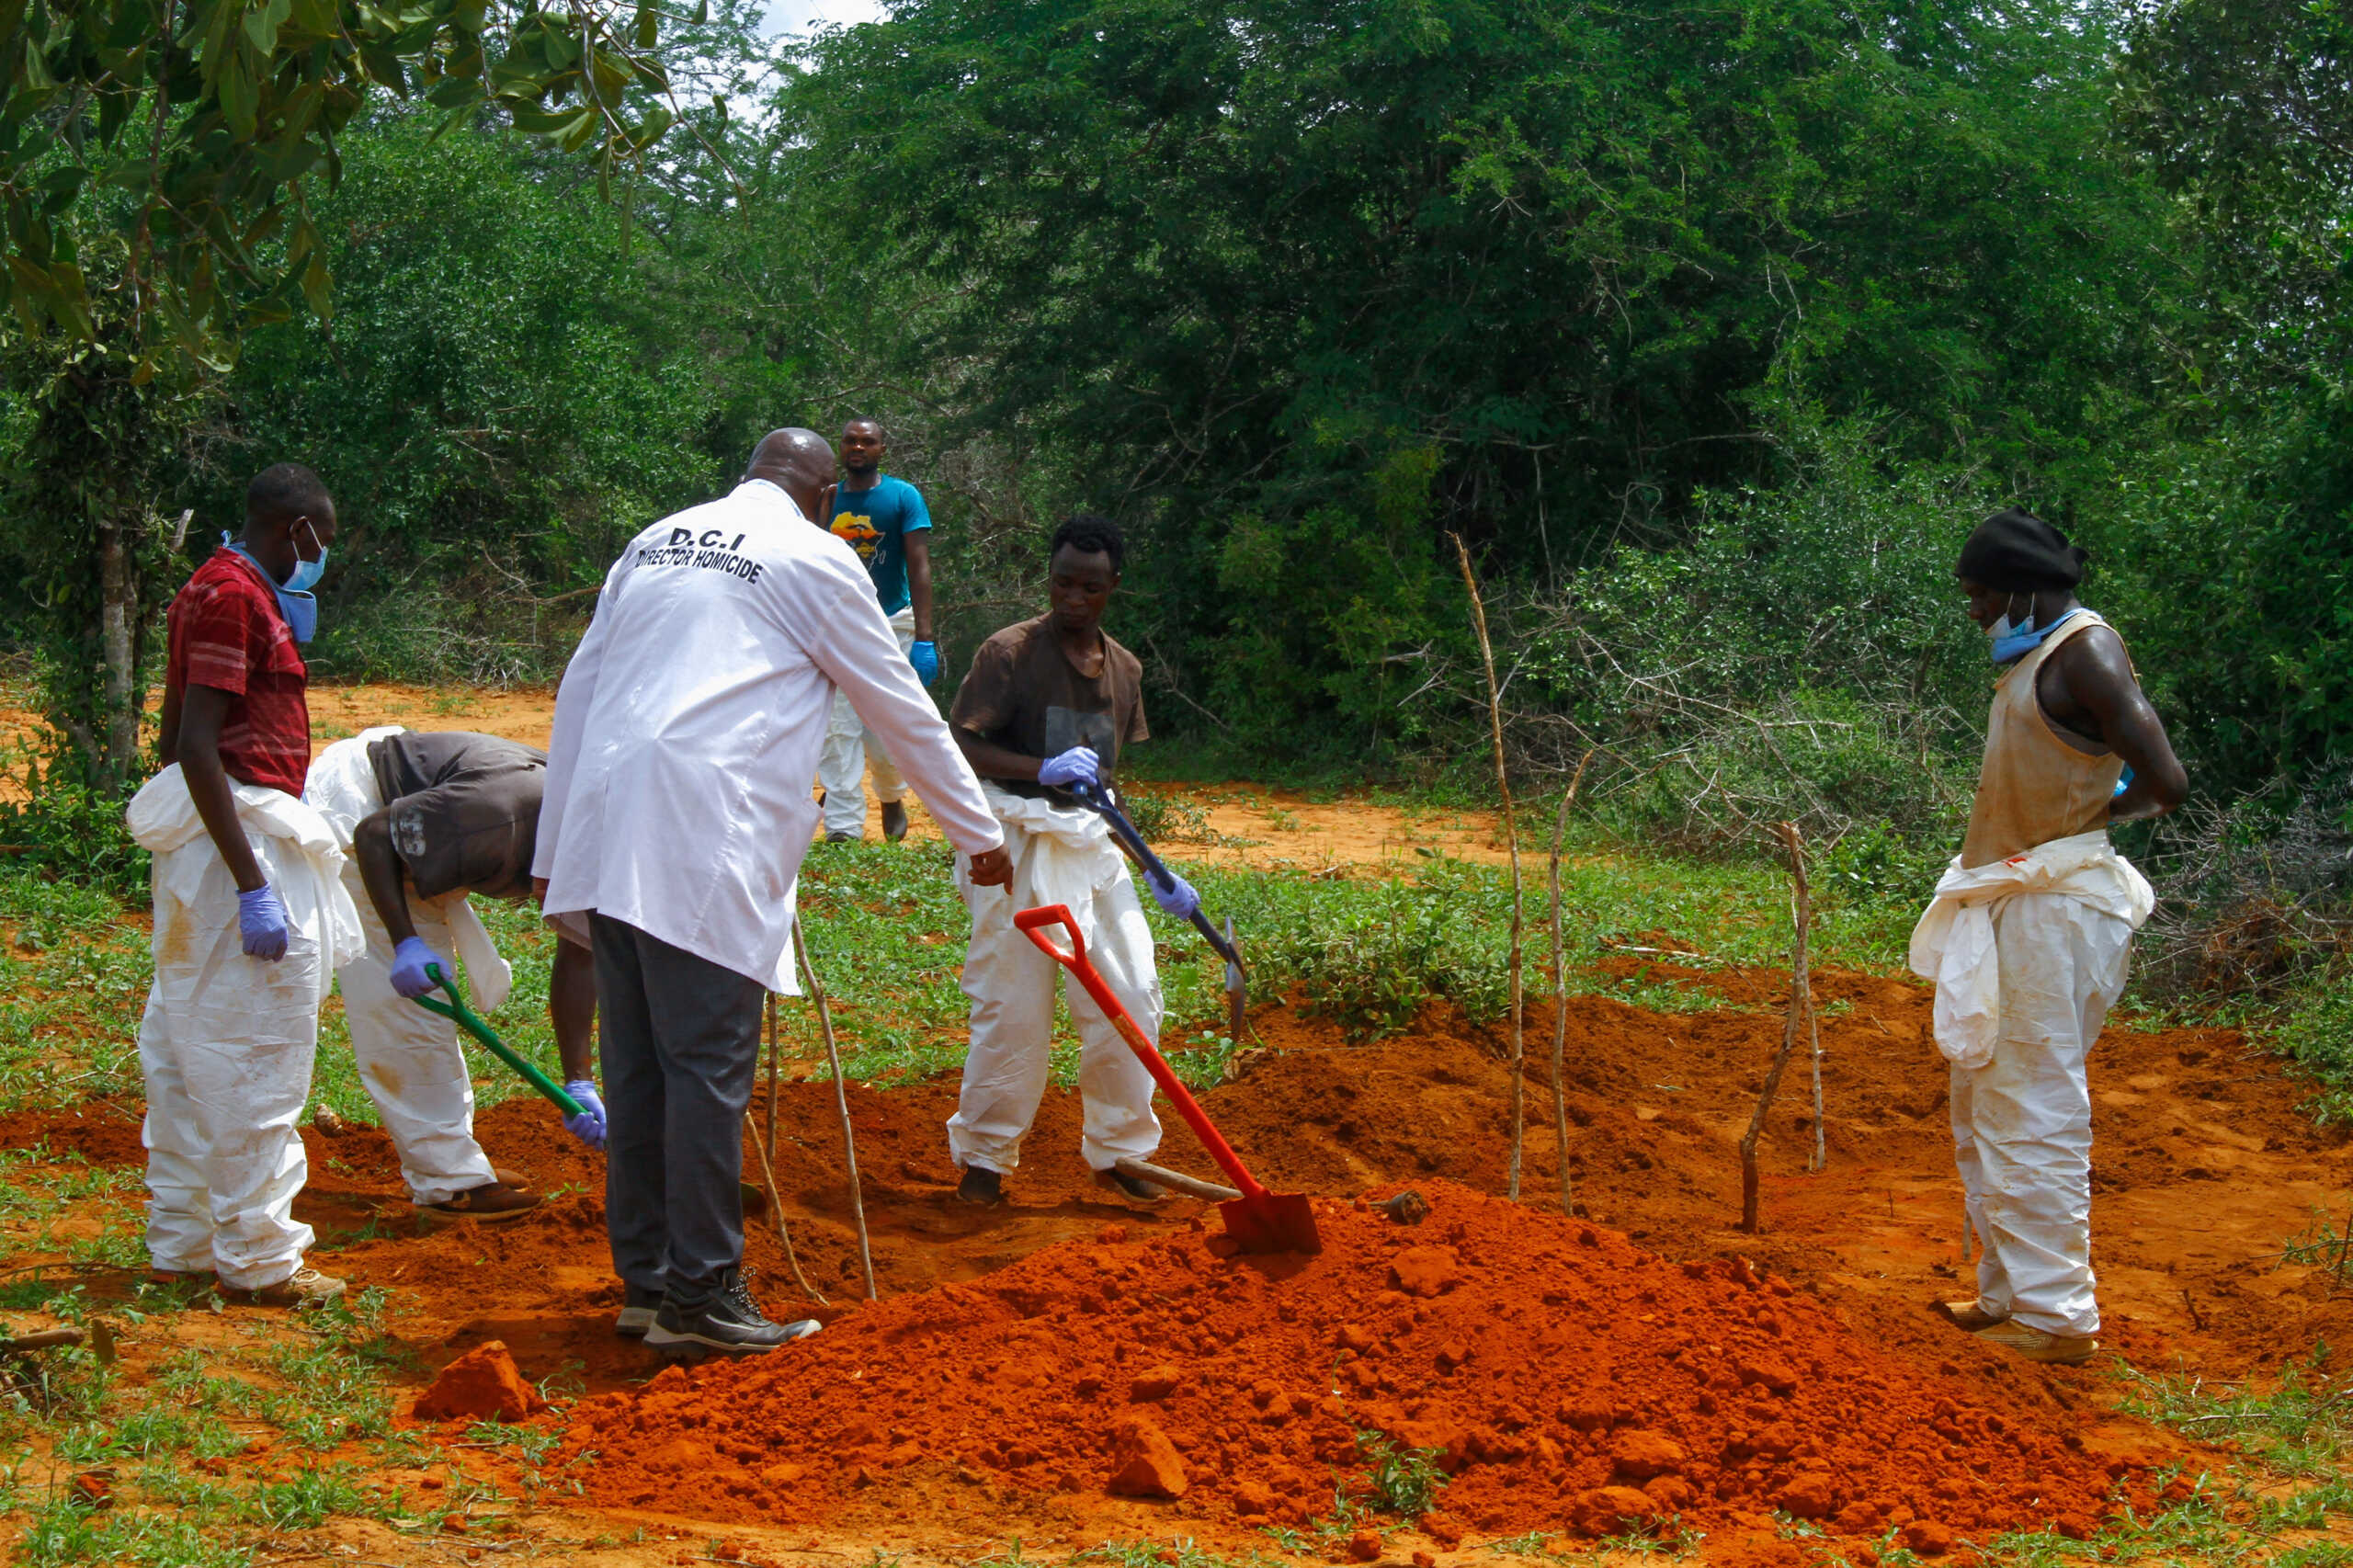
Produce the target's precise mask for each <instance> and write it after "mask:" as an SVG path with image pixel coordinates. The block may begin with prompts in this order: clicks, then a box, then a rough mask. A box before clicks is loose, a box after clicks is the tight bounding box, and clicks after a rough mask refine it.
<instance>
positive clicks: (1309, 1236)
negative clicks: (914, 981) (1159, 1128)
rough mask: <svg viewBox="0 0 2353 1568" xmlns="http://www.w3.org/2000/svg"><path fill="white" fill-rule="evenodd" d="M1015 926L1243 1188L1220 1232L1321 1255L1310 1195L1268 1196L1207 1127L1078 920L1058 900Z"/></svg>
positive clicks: (1226, 1207)
mask: <svg viewBox="0 0 2353 1568" xmlns="http://www.w3.org/2000/svg"><path fill="white" fill-rule="evenodd" d="M1013 924H1014V926H1015V928H1016V929H1017V930H1019V931H1020V932H1021V933H1022V934H1023V935H1025V936H1027V937H1029V939H1030V940H1031V941H1033V942H1035V943H1037V944H1038V948H1039V950H1040V951H1041V952H1043V953H1044V954H1045V955H1046V956H1047V957H1048V958H1050V959H1051V960H1054V961H1055V962H1056V963H1058V964H1061V965H1063V967H1064V968H1065V969H1067V970H1069V971H1071V973H1073V974H1074V975H1076V976H1077V977H1078V983H1080V984H1081V985H1083V986H1085V987H1086V994H1088V995H1089V996H1092V997H1094V998H1095V1005H1096V1006H1098V1007H1100V1008H1102V1009H1103V1016H1104V1017H1107V1018H1108V1019H1110V1020H1111V1027H1112V1028H1116V1029H1118V1030H1119V1031H1120V1039H1121V1040H1126V1041H1127V1042H1128V1049H1129V1050H1130V1051H1134V1052H1135V1053H1136V1060H1137V1061H1139V1062H1142V1063H1143V1069H1144V1071H1145V1072H1147V1073H1149V1074H1152V1080H1153V1082H1154V1083H1155V1084H1158V1085H1160V1092H1161V1093H1162V1094H1164V1095H1166V1096H1168V1098H1169V1101H1170V1103H1172V1104H1174V1105H1175V1106H1176V1114H1177V1115H1179V1116H1181V1117H1183V1118H1184V1119H1185V1125H1186V1126H1188V1127H1189V1128H1191V1129H1192V1130H1193V1136H1194V1137H1196V1138H1198V1139H1199V1140H1200V1141H1201V1147H1202V1148H1204V1149H1207V1150H1208V1151H1209V1152H1210V1158H1211V1159H1213V1160H1215V1161H1216V1162H1217V1164H1218V1168H1219V1169H1220V1170H1222V1171H1223V1172H1224V1173H1225V1174H1226V1176H1227V1178H1228V1179H1230V1180H1231V1181H1232V1182H1233V1185H1234V1186H1235V1187H1240V1188H1241V1189H1242V1196H1241V1197H1239V1198H1237V1199H1233V1201H1232V1202H1229V1203H1221V1204H1219V1205H1218V1212H1220V1213H1222V1214H1223V1215H1224V1216H1225V1233H1226V1234H1227V1235H1229V1236H1232V1237H1233V1240H1234V1242H1235V1244H1237V1245H1239V1246H1240V1247H1241V1248H1242V1250H1243V1251H1244V1252H1322V1251H1323V1250H1324V1238H1323V1237H1322V1236H1320V1235H1318V1234H1316V1232H1315V1210H1313V1208H1312V1207H1310V1206H1309V1204H1308V1201H1307V1195H1306V1194H1305V1193H1303V1192H1285V1193H1274V1192H1268V1191H1267V1189H1266V1188H1265V1187H1260V1186H1259V1185H1258V1182H1257V1178H1256V1177H1255V1176H1252V1175H1251V1174H1250V1173H1249V1171H1248V1170H1246V1169H1245V1168H1244V1166H1243V1164H1242V1157H1241V1156H1240V1155H1239V1154H1236V1153H1234V1152H1233V1147H1232V1146H1231V1145H1230V1144H1228V1143H1227V1142H1226V1141H1225V1139H1224V1137H1223V1136H1222V1134H1220V1133H1219V1131H1218V1130H1217V1129H1216V1127H1214V1126H1213V1125H1211V1121H1210V1119H1209V1117H1208V1116H1207V1115H1206V1114H1205V1113H1204V1112H1203V1111H1202V1109H1201V1108H1200V1107H1199V1105H1198V1104H1196V1103H1195V1102H1194V1099H1193V1096H1192V1091H1190V1090H1189V1089H1188V1088H1186V1087H1185V1085H1183V1084H1182V1083H1181V1082H1179V1081H1178V1079H1177V1077H1176V1074H1174V1073H1172V1072H1170V1071H1169V1070H1168V1063H1167V1062H1164V1061H1163V1060H1161V1056H1160V1051H1159V1050H1158V1048H1156V1047H1155V1046H1154V1044H1153V1043H1152V1041H1150V1040H1146V1039H1145V1038H1144V1035H1143V1030H1142V1029H1140V1028H1137V1027H1136V1021H1135V1020H1134V1019H1133V1018H1131V1017H1129V1016H1128V1009H1127V1008H1126V1006H1123V1005H1122V1004H1121V1003H1120V999H1119V997H1117V996H1115V995H1113V994H1111V988H1110V986H1108V985H1107V984H1105V983H1104V981H1103V977H1102V975H1101V974H1099V973H1097V971H1096V968H1095V966H1094V965H1093V964H1091V963H1089V962H1088V961H1087V960H1086V938H1084V937H1081V936H1080V935H1079V934H1078V922H1076V921H1075V920H1073V919H1072V918H1071V915H1070V911H1069V910H1068V909H1067V908H1065V907H1064V906H1063V905H1062V904H1059V903H1050V904H1047V905H1045V906H1044V907H1042V908H1039V909H1025V910H1023V911H1021V912H1020V913H1019V914H1018V915H1015V916H1014V917H1013ZM1049 926H1061V927H1062V928H1063V930H1064V931H1067V932H1069V933H1070V946H1069V947H1068V948H1067V949H1065V948H1063V947H1061V946H1059V945H1057V944H1056V942H1055V941H1054V939H1053V937H1051V936H1049V935H1048V934H1047V927H1049Z"/></svg>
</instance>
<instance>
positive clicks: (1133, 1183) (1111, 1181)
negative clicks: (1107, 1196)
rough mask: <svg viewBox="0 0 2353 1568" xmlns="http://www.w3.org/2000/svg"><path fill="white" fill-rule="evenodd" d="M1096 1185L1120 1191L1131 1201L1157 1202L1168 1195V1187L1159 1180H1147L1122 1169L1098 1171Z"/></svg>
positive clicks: (1108, 1189) (1121, 1194)
mask: <svg viewBox="0 0 2353 1568" xmlns="http://www.w3.org/2000/svg"><path fill="white" fill-rule="evenodd" d="M1095 1185H1096V1186H1097V1187H1102V1188H1104V1189H1106V1190H1107V1191H1110V1192H1116V1193H1118V1194H1119V1195H1120V1197H1122V1198H1124V1199H1127V1200H1128V1201H1129V1202H1131V1203H1157V1202H1159V1201H1160V1200H1161V1199H1164V1198H1165V1197H1167V1196H1168V1189H1167V1188H1166V1187H1163V1186H1161V1185H1160V1184H1159V1183H1158V1182H1156V1181H1146V1180H1144V1178H1143V1177H1142V1176H1130V1175H1129V1174H1128V1173H1127V1172H1125V1171H1122V1170H1108V1171H1097V1172H1096V1173H1095Z"/></svg>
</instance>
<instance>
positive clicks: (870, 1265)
mask: <svg viewBox="0 0 2353 1568" xmlns="http://www.w3.org/2000/svg"><path fill="white" fill-rule="evenodd" d="M792 956H793V957H794V958H796V959H798V960H801V975H802V977H803V978H805V979H806V980H807V981H808V982H809V994H810V996H811V997H812V998H813V999H814V1000H815V1002H816V1004H817V1028H819V1029H820V1030H821V1031H822V1032H823V1033H824V1037H825V1060H826V1061H827V1062H830V1063H832V1065H833V1069H834V1104H835V1106H836V1107H838V1108H840V1110H841V1113H842V1163H843V1165H846V1166H847V1167H848V1169H849V1212H850V1218H851V1219H853V1220H855V1221H857V1222H858V1267H860V1268H861V1269H863V1270H864V1271H865V1274H866V1299H867V1300H868V1301H879V1300H881V1298H880V1297H879V1296H877V1295H876V1294H875V1290H874V1251H873V1248H872V1247H871V1246H870V1245H869V1244H868V1243H867V1239H866V1196H865V1194H864V1193H863V1192H862V1191H861V1190H860V1189H859V1187H858V1137H857V1135H856V1134H855V1133H854V1132H852V1131H850V1125H849V1085H848V1084H847V1082H845V1081H844V1080H843V1078H842V1053H841V1051H839V1050H838V1049H836V1048H835V1044H834V1010H833V1008H832V1007H831V1006H827V1004H826V1002H825V983H824V981H822V980H819V979H818V978H817V966H816V965H815V964H813V963H811V962H810V961H809V942H808V939H807V938H806V937H802V936H801V916H799V915H794V916H793V917H792Z"/></svg>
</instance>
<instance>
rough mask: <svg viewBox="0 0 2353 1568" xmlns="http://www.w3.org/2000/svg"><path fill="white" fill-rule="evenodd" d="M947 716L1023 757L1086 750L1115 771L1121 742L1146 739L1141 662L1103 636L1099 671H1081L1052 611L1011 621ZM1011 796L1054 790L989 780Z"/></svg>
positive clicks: (978, 659)
mask: <svg viewBox="0 0 2353 1568" xmlns="http://www.w3.org/2000/svg"><path fill="white" fill-rule="evenodd" d="M948 722H949V723H951V724H953V725H955V726H956V727H957V728H958V729H960V730H970V731H971V732H972V733H974V734H976V735H978V736H980V737H981V739H983V740H984V741H987V742H989V743H990V744H992V745H999V746H1003V747H1004V748H1005V749H1006V750H1007V751H1017V752H1019V753H1020V754H1021V755H1022V756H1039V757H1045V756H1060V755H1061V754H1062V753H1063V752H1066V751H1068V750H1070V749H1071V747H1073V746H1086V747H1089V748H1091V749H1092V750H1093V751H1094V753H1095V755H1096V756H1099V757H1101V758H1102V759H1103V771H1104V773H1105V774H1106V775H1107V776H1108V775H1109V774H1112V773H1114V772H1115V771H1116V770H1117V769H1118V767H1119V763H1120V747H1121V746H1123V745H1129V744H1133V743H1135V742H1137V741H1142V740H1149V739H1150V738H1151V736H1152V732H1151V731H1150V730H1148V729H1146V728H1145V727H1144V722H1143V665H1142V663H1141V662H1140V661H1139V660H1138V659H1137V658H1136V656H1135V655H1134V654H1133V653H1129V652H1128V651H1127V650H1126V649H1125V648H1122V647H1120V645H1119V644H1118V643H1117V642H1113V641H1111V638H1110V635H1109V633H1108V632H1107V633H1105V634H1104V637H1103V669H1102V673H1101V674H1099V675H1096V676H1086V675H1083V674H1081V673H1080V672H1079V670H1078V667H1077V666H1076V665H1073V664H1072V663H1071V662H1070V659H1069V657H1068V656H1067V655H1066V654H1064V653H1063V645H1062V639H1061V638H1059V637H1057V636H1056V635H1055V634H1054V628H1053V622H1052V620H1051V618H1050V617H1047V616H1042V615H1041V616H1040V617H1039V618H1038V619H1035V620H1025V621H1023V622H1022V623H1021V624H1020V625H1018V626H1008V627H1006V629H1005V630H1004V631H1000V632H998V633H997V634H996V635H995V636H994V637H992V638H990V639H989V640H988V641H987V642H983V643H982V644H981V646H980V649H979V651H978V652H976V653H973V655H972V669H971V671H970V672H969V673H967V674H966V676H964V684H963V685H961V686H960V687H957V688H956V701H955V704H954V706H952V707H950V708H949V710H948ZM990 782H991V783H993V784H995V785H996V786H997V787H998V788H1000V789H1002V790H1009V791H1011V792H1012V793H1014V794H1016V795H1033V796H1042V795H1048V794H1054V795H1059V794H1060V793H1061V791H1059V790H1047V789H1046V788H1045V787H1044V786H1043V785H1041V784H1040V783H1039V782H1038V781H1037V780H1036V779H1034V778H994V779H991V780H990Z"/></svg>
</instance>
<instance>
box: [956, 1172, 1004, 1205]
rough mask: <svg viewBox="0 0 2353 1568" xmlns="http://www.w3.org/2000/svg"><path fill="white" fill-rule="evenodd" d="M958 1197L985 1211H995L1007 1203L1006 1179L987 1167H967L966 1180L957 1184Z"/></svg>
mask: <svg viewBox="0 0 2353 1568" xmlns="http://www.w3.org/2000/svg"><path fill="white" fill-rule="evenodd" d="M956 1196H957V1197H959V1198H961V1199H963V1200H964V1201H965V1202H967V1203H970V1204H973V1205H976V1206H977V1207H979V1208H983V1209H994V1208H995V1207H996V1206H997V1205H998V1204H1000V1203H1002V1202H1004V1201H1005V1177H1004V1176H1000V1175H998V1174H997V1173H996V1172H995V1171H993V1170H990V1169H989V1168H988V1167H987V1166H985V1165H966V1166H965V1167H964V1179H963V1180H962V1181H960V1182H958V1183H957V1184H956Z"/></svg>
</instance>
